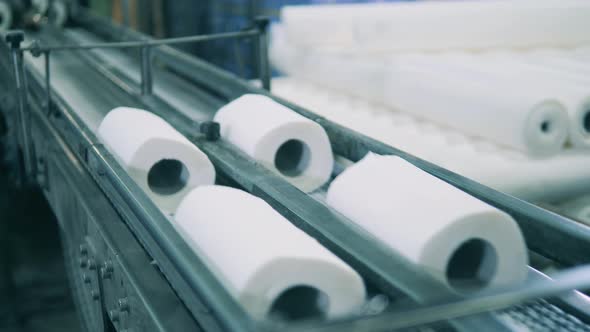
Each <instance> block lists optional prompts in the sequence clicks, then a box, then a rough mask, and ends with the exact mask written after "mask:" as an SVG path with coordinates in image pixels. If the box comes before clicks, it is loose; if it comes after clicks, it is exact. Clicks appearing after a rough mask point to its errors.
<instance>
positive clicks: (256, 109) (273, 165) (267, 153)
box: [215, 94, 334, 192]
mask: <svg viewBox="0 0 590 332" xmlns="http://www.w3.org/2000/svg"><path fill="white" fill-rule="evenodd" d="M215 121H217V122H219V123H220V125H221V136H222V137H223V138H224V139H226V140H228V141H229V142H231V143H233V144H234V145H236V146H237V147H238V148H240V149H241V150H242V151H243V152H245V153H246V154H248V155H249V156H251V157H252V158H254V159H256V160H257V161H259V162H260V163H262V164H263V165H264V166H266V167H268V168H269V169H271V170H273V171H274V172H276V173H277V174H279V175H280V176H282V177H283V178H285V179H286V180H287V181H289V182H291V183H292V184H293V185H295V186H296V187H298V188H299V189H301V190H303V191H306V192H310V191H313V190H315V189H317V188H318V187H320V186H321V185H322V184H324V183H325V182H326V181H327V180H328V179H329V178H330V175H331V173H332V168H333V166H334V157H333V155H332V148H331V146H330V141H329V139H328V136H327V134H326V132H325V131H324V129H323V128H322V127H321V126H320V125H319V124H317V123H315V122H313V121H311V120H309V119H307V118H305V117H303V116H301V115H299V114H297V113H295V112H293V111H292V110H291V109H289V108H287V107H285V106H283V105H281V104H279V103H277V102H275V101H273V100H272V99H270V98H268V97H266V96H262V95H255V94H246V95H243V96H241V97H240V98H238V99H236V100H234V101H232V102H231V103H229V104H227V105H225V106H224V107H222V108H221V109H220V110H219V111H218V112H217V114H215Z"/></svg>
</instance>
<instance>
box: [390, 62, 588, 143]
mask: <svg viewBox="0 0 590 332" xmlns="http://www.w3.org/2000/svg"><path fill="white" fill-rule="evenodd" d="M397 61H398V62H401V63H413V64H414V65H416V66H419V67H421V68H422V69H427V70H429V71H430V72H439V73H440V72H443V73H447V74H448V75H452V76H453V77H454V78H460V77H463V78H464V79H465V80H479V81H482V80H488V81H490V84H495V85H496V86H498V87H501V89H506V90H511V91H526V93H527V94H529V95H532V96H536V98H538V99H543V98H545V99H548V100H556V101H558V102H560V103H561V104H562V105H563V106H564V107H565V110H566V111H567V113H568V117H567V119H568V129H569V130H568V133H567V137H568V140H569V142H570V143H571V145H573V146H574V147H583V148H588V147H590V89H587V88H586V86H587V84H588V83H590V79H589V78H587V77H586V76H584V75H581V74H579V70H578V71H574V70H572V71H571V72H568V71H567V70H564V71H563V72H560V71H559V70H556V69H550V68H547V67H544V66H540V65H532V64H530V63H532V62H535V61H533V60H531V59H529V58H527V57H524V56H522V55H521V53H506V54H504V55H503V56H484V55H469V54H461V53H454V54H448V55H427V56H399V57H397Z"/></svg>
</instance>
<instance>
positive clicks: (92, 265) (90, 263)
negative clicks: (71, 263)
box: [86, 258, 96, 270]
mask: <svg viewBox="0 0 590 332" xmlns="http://www.w3.org/2000/svg"><path fill="white" fill-rule="evenodd" d="M86 264H87V265H88V269H90V270H96V261H95V260H94V259H93V258H88V261H87V262H86Z"/></svg>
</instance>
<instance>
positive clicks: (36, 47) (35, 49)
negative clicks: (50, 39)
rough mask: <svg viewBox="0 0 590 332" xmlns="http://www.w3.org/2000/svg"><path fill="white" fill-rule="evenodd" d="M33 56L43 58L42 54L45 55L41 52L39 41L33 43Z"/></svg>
mask: <svg viewBox="0 0 590 332" xmlns="http://www.w3.org/2000/svg"><path fill="white" fill-rule="evenodd" d="M30 47H31V55H32V56H34V57H35V58H38V57H40V56H41V54H43V52H41V44H40V43H39V41H38V40H34V41H33V42H32V43H31V46H30Z"/></svg>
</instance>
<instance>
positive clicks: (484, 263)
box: [446, 239, 498, 292]
mask: <svg viewBox="0 0 590 332" xmlns="http://www.w3.org/2000/svg"><path fill="white" fill-rule="evenodd" d="M497 267H498V255H497V253H496V250H495V249H494V247H493V246H492V245H491V244H490V243H489V242H487V241H485V240H482V239H470V240H467V241H465V242H463V243H462V244H461V245H460V246H459V247H458V248H457V249H455V251H454V252H453V254H452V255H451V259H450V260H449V264H448V265H447V271H446V276H447V281H448V283H449V285H450V286H451V287H453V288H454V289H455V290H457V291H459V292H470V291H477V290H479V289H481V288H483V287H485V286H487V285H488V284H489V282H490V281H491V280H492V279H493V278H494V276H495V274H496V269H497Z"/></svg>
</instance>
